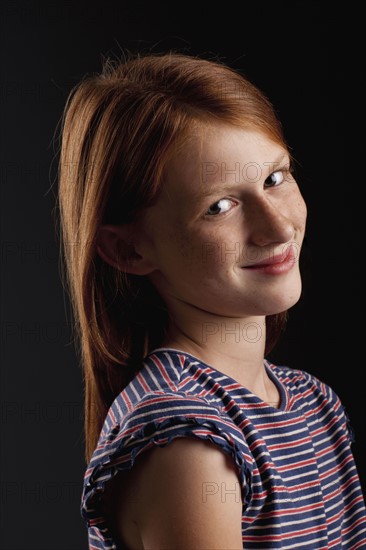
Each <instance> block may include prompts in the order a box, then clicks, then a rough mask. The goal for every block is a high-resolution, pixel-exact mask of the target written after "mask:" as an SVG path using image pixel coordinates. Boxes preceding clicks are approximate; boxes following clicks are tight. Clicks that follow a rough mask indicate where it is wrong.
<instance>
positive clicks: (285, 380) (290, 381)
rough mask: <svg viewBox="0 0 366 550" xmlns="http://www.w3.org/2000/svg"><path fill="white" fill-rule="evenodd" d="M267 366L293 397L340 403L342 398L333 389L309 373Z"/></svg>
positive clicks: (271, 365) (286, 367) (285, 367)
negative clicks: (298, 396)
mask: <svg viewBox="0 0 366 550" xmlns="http://www.w3.org/2000/svg"><path fill="white" fill-rule="evenodd" d="M267 364H268V365H269V367H270V368H271V369H272V371H273V372H274V374H275V375H276V376H277V378H278V379H279V380H280V381H281V382H282V384H283V385H284V386H285V387H286V389H288V390H289V391H291V393H292V394H293V395H301V396H303V397H310V398H314V397H315V398H320V399H326V400H327V401H329V402H332V403H336V402H340V398H339V396H338V395H337V393H336V392H335V391H334V390H333V388H332V387H331V386H329V385H328V384H327V383H325V382H324V381H322V380H320V379H319V378H318V377H317V376H315V375H314V374H312V373H310V372H309V371H306V370H300V369H294V368H291V367H288V366H276V365H273V364H271V363H269V362H268V363H267Z"/></svg>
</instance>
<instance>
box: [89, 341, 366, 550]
mask: <svg viewBox="0 0 366 550" xmlns="http://www.w3.org/2000/svg"><path fill="white" fill-rule="evenodd" d="M264 366H265V369H266V371H267V373H268V376H269V377H270V378H271V380H272V381H273V382H274V383H275V384H276V386H277V388H278V390H279V392H280V396H281V401H280V406H279V408H274V407H272V406H271V405H270V404H268V403H265V402H263V401H262V400H261V399H260V398H259V397H257V396H256V395H253V394H252V393H251V392H250V391H249V390H248V389H246V388H245V387H243V386H242V385H241V384H239V383H238V382H237V381H235V380H234V379H233V378H231V377H230V376H227V375H226V374H224V373H223V372H220V371H219V370H217V369H216V368H213V367H212V366H210V365H208V364H206V363H204V362H203V361H201V360H199V359H197V358H196V357H194V356H192V355H191V354H189V353H186V352H183V351H180V350H174V349H171V348H157V349H155V350H153V351H152V352H151V353H149V354H148V355H147V357H145V359H144V361H143V364H142V368H141V370H140V371H139V372H138V374H137V375H136V376H135V377H134V379H133V380H132V381H131V382H130V383H129V384H128V385H127V386H126V388H125V389H124V390H123V391H122V392H121V393H120V394H119V395H118V396H117V398H116V399H115V400H114V402H113V403H112V405H111V407H110V409H109V412H108V415H107V417H106V419H105V422H104V425H103V428H102V430H101V433H100V436H99V440H98V444H97V447H96V448H95V451H94V454H93V456H92V458H91V461H90V463H89V465H88V468H87V470H86V472H85V478H84V487H83V493H82V501H81V515H82V517H83V518H84V520H85V522H86V524H87V530H88V540H89V548H90V549H91V550H94V549H95V550H96V549H98V550H101V549H103V550H107V549H108V550H121V549H120V547H119V546H118V543H117V542H116V541H115V540H114V539H113V535H112V533H111V531H110V528H109V526H108V518H105V517H103V515H102V513H101V511H100V509H99V503H100V495H101V493H102V492H103V490H104V485H105V483H106V482H107V481H108V480H109V479H111V478H112V477H113V476H114V475H116V473H117V471H118V470H129V469H130V468H132V466H133V464H134V461H135V458H136V456H138V455H139V454H140V453H142V452H144V451H146V450H148V449H150V448H151V447H153V446H154V445H159V446H161V447H165V446H166V445H168V444H169V443H170V442H171V441H173V440H174V439H175V438H178V437H195V438H198V439H201V440H202V439H204V440H210V441H211V442H213V443H215V444H216V445H218V446H219V447H220V449H221V450H222V451H224V452H225V453H228V454H229V455H230V456H231V458H232V460H233V461H234V463H235V465H236V469H237V473H238V478H239V481H240V488H241V496H242V502H243V507H242V540H243V547H244V548H245V549H249V548H256V549H259V548H260V549H267V548H268V549H276V548H282V549H297V550H299V549H304V550H320V549H322V550H327V549H330V548H332V549H340V548H342V549H348V550H351V549H352V550H356V549H360V548H364V549H365V548H366V511H365V502H364V499H363V495H362V491H361V486H360V481H359V477H358V473H357V470H356V465H355V461H354V458H353V455H352V451H351V446H350V444H351V442H352V432H351V429H350V426H349V425H348V418H347V416H346V412H345V409H344V407H343V405H342V404H341V402H340V400H339V397H338V396H337V395H336V393H335V392H334V391H333V390H332V389H331V388H330V387H329V386H327V385H326V384H324V383H322V382H321V381H319V380H318V379H317V378H316V377H314V376H313V375H311V374H309V373H307V372H305V371H302V370H296V369H292V368H289V367H280V366H275V365H273V364H272V363H270V362H269V361H268V360H265V361H264ZM209 490H211V488H208V491H209Z"/></svg>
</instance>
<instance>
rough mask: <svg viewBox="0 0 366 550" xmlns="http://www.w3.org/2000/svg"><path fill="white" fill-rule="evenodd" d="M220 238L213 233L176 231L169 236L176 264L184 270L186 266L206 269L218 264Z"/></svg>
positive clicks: (220, 251)
mask: <svg viewBox="0 0 366 550" xmlns="http://www.w3.org/2000/svg"><path fill="white" fill-rule="evenodd" d="M221 240H222V239H221ZM221 240H220V239H219V238H218V236H217V235H214V234H213V233H212V234H211V233H208V234H205V235H202V234H200V233H193V232H192V233H190V232H184V231H176V232H174V233H172V235H171V236H170V242H171V247H172V248H173V250H174V252H173V254H174V256H175V257H176V261H177V264H180V268H182V269H184V270H185V269H187V268H188V269H189V268H194V269H196V270H207V269H209V268H212V267H214V266H217V265H218V264H220V263H221V261H222V248H223V247H222V244H223V243H222V242H221ZM182 264H183V265H182Z"/></svg>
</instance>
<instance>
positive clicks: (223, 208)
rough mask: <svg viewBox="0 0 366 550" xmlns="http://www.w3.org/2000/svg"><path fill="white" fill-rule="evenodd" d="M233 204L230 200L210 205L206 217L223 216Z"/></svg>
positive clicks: (221, 200) (222, 200)
mask: <svg viewBox="0 0 366 550" xmlns="http://www.w3.org/2000/svg"><path fill="white" fill-rule="evenodd" d="M232 204H233V201H231V200H230V199H220V200H219V201H217V202H214V203H213V204H211V206H210V208H209V209H208V210H207V212H206V214H207V216H217V215H218V214H225V212H227V211H228V210H230V206H231V205H232Z"/></svg>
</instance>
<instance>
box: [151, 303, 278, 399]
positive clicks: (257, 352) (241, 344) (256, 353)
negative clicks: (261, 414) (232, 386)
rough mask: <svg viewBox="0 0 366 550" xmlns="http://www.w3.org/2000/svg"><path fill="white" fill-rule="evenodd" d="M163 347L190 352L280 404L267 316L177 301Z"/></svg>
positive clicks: (257, 393) (262, 396) (171, 311)
mask: <svg viewBox="0 0 366 550" xmlns="http://www.w3.org/2000/svg"><path fill="white" fill-rule="evenodd" d="M169 310H170V311H169V313H170V319H171V323H170V325H169V328H168V331H167V333H166V336H165V338H164V340H163V342H162V344H161V347H170V348H175V349H178V350H181V351H185V352H187V353H190V354H191V355H193V356H195V357H197V358H198V359H201V360H202V361H203V362H205V363H207V364H209V365H210V366H212V367H214V368H216V369H217V370H219V371H221V372H223V373H224V374H226V375H228V376H230V377H231V378H233V379H234V380H236V381H237V382H239V383H240V384H241V385H243V386H244V387H246V388H247V389H249V390H250V391H252V392H253V393H254V394H256V395H257V396H258V397H260V398H262V399H263V400H264V401H267V402H271V403H278V391H277V389H276V388H275V386H274V384H273V382H272V381H271V380H270V379H269V377H268V375H267V373H266V370H265V368H264V350H265V340H266V327H265V317H264V316H248V317H243V318H231V317H222V316H218V315H215V314H212V313H210V312H207V311H203V310H199V309H197V308H193V307H192V306H190V305H187V304H184V303H181V302H180V303H175V304H174V307H172V305H170V308H169Z"/></svg>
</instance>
